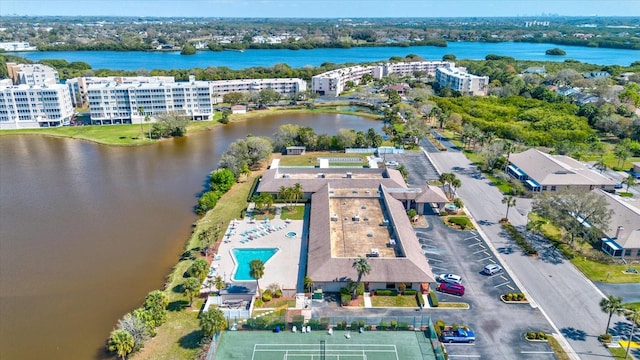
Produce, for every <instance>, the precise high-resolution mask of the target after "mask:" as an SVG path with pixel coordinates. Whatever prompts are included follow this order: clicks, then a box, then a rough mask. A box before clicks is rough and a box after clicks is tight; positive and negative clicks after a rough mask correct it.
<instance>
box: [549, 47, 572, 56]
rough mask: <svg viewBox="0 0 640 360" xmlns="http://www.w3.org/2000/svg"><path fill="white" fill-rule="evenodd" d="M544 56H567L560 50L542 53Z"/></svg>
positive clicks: (554, 49)
mask: <svg viewBox="0 0 640 360" xmlns="http://www.w3.org/2000/svg"><path fill="white" fill-rule="evenodd" d="M544 53H545V54H546V55H554V56H562V55H567V52H566V51H564V50H562V49H560V48H553V49H549V50H547V51H545V52H544Z"/></svg>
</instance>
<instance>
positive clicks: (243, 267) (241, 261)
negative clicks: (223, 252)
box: [231, 248, 278, 281]
mask: <svg viewBox="0 0 640 360" xmlns="http://www.w3.org/2000/svg"><path fill="white" fill-rule="evenodd" d="M231 251H232V252H233V257H234V258H235V259H236V264H237V267H236V273H235V274H234V276H233V280H235V281H249V280H255V279H254V278H252V277H251V275H249V273H250V270H251V269H250V268H249V263H250V262H251V260H255V259H260V260H262V262H263V263H265V264H266V263H267V261H268V260H269V259H271V257H272V256H273V255H275V253H276V252H278V249H277V248H263V249H232V250H231Z"/></svg>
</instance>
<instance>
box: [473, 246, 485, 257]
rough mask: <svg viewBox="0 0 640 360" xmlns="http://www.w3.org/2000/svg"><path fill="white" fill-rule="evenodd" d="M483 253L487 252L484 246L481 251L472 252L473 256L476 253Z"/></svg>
mask: <svg viewBox="0 0 640 360" xmlns="http://www.w3.org/2000/svg"><path fill="white" fill-rule="evenodd" d="M483 251H485V252H486V251H487V249H486V248H485V247H484V246H483V247H482V250H478V251H476V252H474V253H473V255H475V254H477V253H481V252H483Z"/></svg>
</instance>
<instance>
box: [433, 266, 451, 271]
mask: <svg viewBox="0 0 640 360" xmlns="http://www.w3.org/2000/svg"><path fill="white" fill-rule="evenodd" d="M431 268H432V269H442V270H447V268H443V267H441V266H432V267H431Z"/></svg>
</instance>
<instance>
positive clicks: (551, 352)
mask: <svg viewBox="0 0 640 360" xmlns="http://www.w3.org/2000/svg"><path fill="white" fill-rule="evenodd" d="M553 353H554V352H553V351H520V354H553ZM449 356H451V355H449Z"/></svg>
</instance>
